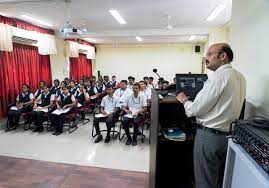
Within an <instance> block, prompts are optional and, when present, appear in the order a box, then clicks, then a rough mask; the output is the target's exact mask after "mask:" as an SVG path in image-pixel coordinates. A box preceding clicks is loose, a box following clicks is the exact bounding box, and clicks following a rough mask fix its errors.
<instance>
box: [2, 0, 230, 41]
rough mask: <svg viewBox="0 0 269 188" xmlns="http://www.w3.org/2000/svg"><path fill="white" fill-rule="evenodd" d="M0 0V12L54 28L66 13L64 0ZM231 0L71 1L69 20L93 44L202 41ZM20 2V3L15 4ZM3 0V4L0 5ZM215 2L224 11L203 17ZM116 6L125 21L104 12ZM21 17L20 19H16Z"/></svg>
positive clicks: (226, 16) (221, 21) (224, 19)
mask: <svg viewBox="0 0 269 188" xmlns="http://www.w3.org/2000/svg"><path fill="white" fill-rule="evenodd" d="M23 1H24V0H20V1H18V0H0V14H1V13H3V14H4V15H6V16H11V17H17V18H20V15H22V14H25V15H28V16H32V17H34V18H38V19H41V20H43V21H46V22H48V23H52V24H53V29H55V30H58V29H59V28H60V27H62V26H64V25H65V22H66V18H67V13H66V6H65V2H64V0H41V1H40V2H29V1H34V0H27V1H28V2H23ZM231 1H232V0H135V1H134V0H72V3H71V23H72V25H74V26H76V27H79V28H87V30H88V32H87V33H85V34H84V36H85V37H91V38H95V39H96V40H97V43H115V42H118V43H133V42H137V41H136V40H135V38H134V36H141V37H143V39H144V40H143V42H145V43H158V42H160V43H165V42H188V36H189V35H193V34H196V35H200V36H199V37H197V39H196V40H195V41H192V42H199V41H204V40H205V38H206V36H207V34H208V30H209V29H210V28H214V27H221V26H223V25H225V24H226V23H228V22H229V21H230V18H231V4H232V2H231ZM18 2H21V3H18ZM1 3H7V4H1ZM219 4H224V5H226V8H225V9H224V11H223V12H222V13H221V14H219V16H218V17H217V18H216V19H215V20H214V21H212V22H205V19H206V17H207V16H208V15H209V14H210V13H211V11H212V10H213V9H214V8H215V7H216V6H217V5H219ZM111 8H113V9H116V10H118V11H119V13H120V14H121V15H122V17H123V18H124V19H125V20H126V21H127V24H126V25H120V24H119V23H118V22H117V21H116V20H114V18H113V17H112V16H111V15H110V13H109V12H108V10H109V9H111ZM167 14H169V15H170V16H171V23H172V25H173V27H174V29H173V30H172V31H167V30H166V29H165V26H166V25H167V17H166V15H167ZM20 19H21V18H20Z"/></svg>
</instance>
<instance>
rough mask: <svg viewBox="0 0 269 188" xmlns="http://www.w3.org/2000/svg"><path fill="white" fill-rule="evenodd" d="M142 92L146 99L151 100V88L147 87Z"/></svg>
mask: <svg viewBox="0 0 269 188" xmlns="http://www.w3.org/2000/svg"><path fill="white" fill-rule="evenodd" d="M140 93H143V94H144V95H145V97H146V100H151V89H149V88H146V89H145V90H144V91H140Z"/></svg>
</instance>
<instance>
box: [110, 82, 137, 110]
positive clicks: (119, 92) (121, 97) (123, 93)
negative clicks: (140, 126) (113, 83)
mask: <svg viewBox="0 0 269 188" xmlns="http://www.w3.org/2000/svg"><path fill="white" fill-rule="evenodd" d="M120 85H121V86H120V88H118V89H116V91H115V92H114V94H113V97H115V98H117V99H118V104H117V107H119V108H121V107H122V105H123V104H124V102H125V100H126V99H127V97H129V96H131V95H132V94H133V90H131V89H129V88H127V80H122V81H121V82H120Z"/></svg>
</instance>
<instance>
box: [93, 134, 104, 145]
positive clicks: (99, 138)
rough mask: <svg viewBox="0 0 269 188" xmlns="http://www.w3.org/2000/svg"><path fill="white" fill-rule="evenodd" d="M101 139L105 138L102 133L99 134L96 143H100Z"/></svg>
mask: <svg viewBox="0 0 269 188" xmlns="http://www.w3.org/2000/svg"><path fill="white" fill-rule="evenodd" d="M101 140H103V136H102V135H98V136H97V138H96V139H95V140H94V143H98V142H100V141H101Z"/></svg>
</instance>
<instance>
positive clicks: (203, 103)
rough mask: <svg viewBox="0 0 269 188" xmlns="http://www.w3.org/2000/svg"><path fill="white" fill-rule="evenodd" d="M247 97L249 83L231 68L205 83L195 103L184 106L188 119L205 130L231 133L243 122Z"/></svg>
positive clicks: (226, 65) (220, 71) (229, 66)
mask: <svg viewBox="0 0 269 188" xmlns="http://www.w3.org/2000/svg"><path fill="white" fill-rule="evenodd" d="M245 97H246V80H245V78H244V76H243V75H242V74H241V73H240V72H238V71H236V70H235V69H233V68H232V65H231V64H225V65H222V66H221V67H219V68H218V69H217V70H216V71H215V72H214V73H212V75H211V76H210V77H209V78H208V80H207V81H206V82H205V83H204V87H203V89H202V90H201V91H200V92H199V93H198V94H197V96H196V97H195V100H194V101H193V102H191V101H188V102H186V103H185V104H184V108H185V112H186V115H187V116H188V117H190V116H195V117H196V120H197V122H198V123H200V124H202V125H203V126H205V127H209V128H213V129H217V130H220V131H225V132H228V131H229V128H230V124H231V122H232V121H234V120H235V119H238V118H239V115H240V112H241V109H242V106H243V102H244V100H245Z"/></svg>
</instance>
